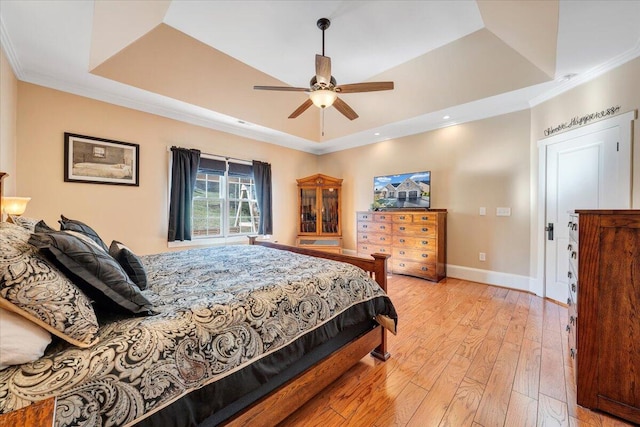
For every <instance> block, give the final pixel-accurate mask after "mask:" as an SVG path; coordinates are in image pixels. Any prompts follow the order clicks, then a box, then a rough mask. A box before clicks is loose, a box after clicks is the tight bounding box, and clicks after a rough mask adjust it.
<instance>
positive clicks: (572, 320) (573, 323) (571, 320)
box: [569, 316, 576, 325]
mask: <svg viewBox="0 0 640 427" xmlns="http://www.w3.org/2000/svg"><path fill="white" fill-rule="evenodd" d="M569 323H570V324H571V325H575V324H576V318H575V317H573V316H571V317H569Z"/></svg>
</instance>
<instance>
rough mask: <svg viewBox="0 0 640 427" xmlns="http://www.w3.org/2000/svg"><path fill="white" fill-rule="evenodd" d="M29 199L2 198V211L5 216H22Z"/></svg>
mask: <svg viewBox="0 0 640 427" xmlns="http://www.w3.org/2000/svg"><path fill="white" fill-rule="evenodd" d="M29 200H31V197H3V198H2V211H3V212H4V213H6V214H7V215H22V214H23V213H24V211H25V210H27V203H29Z"/></svg>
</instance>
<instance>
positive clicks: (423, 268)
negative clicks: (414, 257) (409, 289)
mask: <svg viewBox="0 0 640 427" xmlns="http://www.w3.org/2000/svg"><path fill="white" fill-rule="evenodd" d="M420 270H422V271H427V270H429V269H428V268H427V267H422V268H421V269H420Z"/></svg>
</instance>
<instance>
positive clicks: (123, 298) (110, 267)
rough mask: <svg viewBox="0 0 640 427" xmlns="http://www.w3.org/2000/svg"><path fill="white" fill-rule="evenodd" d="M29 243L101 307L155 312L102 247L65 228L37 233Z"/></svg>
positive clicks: (136, 311)
mask: <svg viewBox="0 0 640 427" xmlns="http://www.w3.org/2000/svg"><path fill="white" fill-rule="evenodd" d="M29 243H31V244H32V245H33V246H35V247H37V248H38V249H40V250H41V251H42V252H43V253H44V254H45V255H46V256H47V258H49V259H50V260H51V261H52V262H53V263H55V264H56V265H57V266H58V267H59V268H61V269H62V271H64V272H65V274H67V275H68V276H69V277H70V278H71V279H72V280H73V281H74V283H75V284H76V285H78V286H79V287H80V289H82V290H83V291H84V292H86V293H87V295H88V296H89V297H91V298H92V299H93V300H94V301H95V302H96V304H98V305H99V306H101V307H102V308H104V309H106V310H109V311H112V312H118V313H134V314H152V313H153V309H152V304H151V303H150V302H149V301H148V300H147V299H146V298H145V297H144V296H143V295H142V294H141V293H140V289H138V287H137V286H136V285H135V284H134V283H133V282H132V281H131V279H129V276H127V273H126V272H125V271H124V270H123V268H122V267H121V266H120V264H118V262H117V261H116V260H115V259H113V258H112V257H111V255H109V253H108V252H104V251H103V250H102V249H101V248H98V247H97V246H95V245H92V244H89V243H87V242H85V241H83V240H81V239H79V238H77V237H76V236H73V235H71V234H69V233H66V232H64V231H53V232H49V233H34V234H32V235H31V238H30V239H29Z"/></svg>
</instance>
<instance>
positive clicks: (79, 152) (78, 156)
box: [64, 132, 140, 186]
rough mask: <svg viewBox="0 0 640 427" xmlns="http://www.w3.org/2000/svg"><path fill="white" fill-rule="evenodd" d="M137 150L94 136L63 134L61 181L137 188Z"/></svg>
mask: <svg viewBox="0 0 640 427" xmlns="http://www.w3.org/2000/svg"><path fill="white" fill-rule="evenodd" d="M139 164H140V146H139V145H138V144H132V143H130V142H122V141H113V140H111V139H103V138H96V137H93V136H86V135H77V134H74V133H68V132H65V134H64V180H65V182H86V183H92V184H115V185H135V186H138V185H139V176H140V174H139V170H138V166H139Z"/></svg>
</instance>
